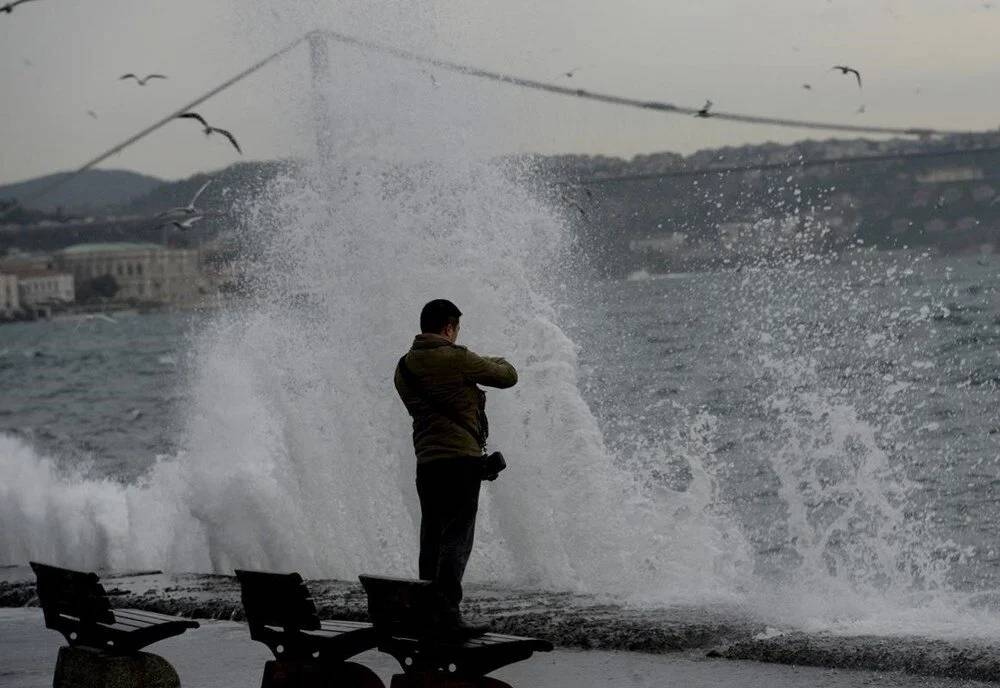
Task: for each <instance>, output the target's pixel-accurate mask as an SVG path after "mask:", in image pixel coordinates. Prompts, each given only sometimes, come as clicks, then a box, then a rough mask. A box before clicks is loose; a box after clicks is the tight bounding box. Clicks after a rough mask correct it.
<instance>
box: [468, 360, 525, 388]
mask: <svg viewBox="0 0 1000 688" xmlns="http://www.w3.org/2000/svg"><path fill="white" fill-rule="evenodd" d="M465 354H466V356H465V366H464V367H465V369H464V370H463V371H462V372H463V373H464V374H465V377H466V378H468V379H469V380H471V381H472V382H475V383H476V384H480V385H486V386H487V387H499V388H500V389H506V388H507V387H513V386H514V385H516V384H517V371H516V370H515V369H514V366H512V365H511V364H510V363H508V362H507V361H506V360H504V359H502V358H499V357H494V356H479V355H478V354H474V353H472V352H471V351H468V350H466V352H465Z"/></svg>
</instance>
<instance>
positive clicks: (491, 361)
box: [394, 299, 517, 636]
mask: <svg viewBox="0 0 1000 688" xmlns="http://www.w3.org/2000/svg"><path fill="white" fill-rule="evenodd" d="M461 316H462V312H461V311H459V310H458V308H457V307H456V306H455V304H453V303H452V302H451V301H447V300H445V299H435V300H434V301H431V302H430V303H428V304H427V305H426V306H424V308H423V310H422V311H421V312H420V334H418V335H417V336H416V338H415V339H414V340H413V346H412V348H411V349H410V351H409V352H408V353H407V354H406V355H405V356H403V357H402V358H401V359H400V360H399V365H398V366H397V367H396V374H395V380H394V382H395V385H396V391H397V392H398V393H399V396H400V398H401V399H402V400H403V404H405V405H406V410H407V411H408V412H409V413H410V415H411V416H413V448H414V450H415V451H416V454H417V496H418V497H419V499H420V515H421V516H420V578H422V579H424V580H433V581H435V582H436V583H437V584H438V590H439V592H440V594H441V596H442V598H443V599H442V602H443V605H444V609H443V610H442V612H441V614H442V618H441V620H440V621H439V624H440V628H439V629H437V630H438V631H440V632H442V633H445V634H451V635H464V636H470V635H478V634H481V633H484V632H485V631H486V628H485V627H481V626H477V625H474V624H469V623H467V622H465V621H464V620H463V619H462V615H461V612H460V611H459V602H461V600H462V575H463V574H464V573H465V565H466V564H467V563H468V561H469V555H470V554H471V553H472V540H473V535H474V533H475V529H476V511H477V510H478V508H479V486H480V482H481V480H482V478H483V455H484V452H485V447H486V437H487V435H488V433H489V428H488V425H487V421H486V412H485V409H486V395H485V394H484V393H483V391H482V390H481V389H479V387H478V385H486V386H488V387H498V388H501V389H504V388H507V387H513V386H514V385H515V384H516V383H517V371H516V370H514V366H512V365H511V364H510V363H508V362H507V361H505V360H504V359H502V358H492V357H486V356H478V355H476V354H474V353H472V352H471V351H469V350H468V349H466V348H465V347H464V346H459V345H457V344H456V343H455V340H456V339H457V338H458V330H459V318H460V317H461Z"/></svg>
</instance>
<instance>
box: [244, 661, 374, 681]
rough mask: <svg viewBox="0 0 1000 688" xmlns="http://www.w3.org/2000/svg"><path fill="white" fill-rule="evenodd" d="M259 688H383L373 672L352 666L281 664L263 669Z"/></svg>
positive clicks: (360, 666)
mask: <svg viewBox="0 0 1000 688" xmlns="http://www.w3.org/2000/svg"><path fill="white" fill-rule="evenodd" d="M260 686H261V688H385V685H384V684H383V683H382V679H380V678H379V677H378V674H376V673H375V672H374V671H372V670H371V669H369V668H368V667H366V666H363V665H361V664H357V663H355V662H337V663H332V664H323V663H321V662H282V661H279V660H274V659H272V660H270V661H269V662H267V663H266V664H265V665H264V678H263V679H262V680H261V683H260Z"/></svg>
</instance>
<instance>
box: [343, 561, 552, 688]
mask: <svg viewBox="0 0 1000 688" xmlns="http://www.w3.org/2000/svg"><path fill="white" fill-rule="evenodd" d="M360 579H361V585H362V586H363V587H364V589H365V592H366V593H367V594H368V614H369V616H370V617H371V619H372V622H373V624H374V626H375V632H376V634H377V638H378V649H379V650H381V651H382V652H385V653H387V654H390V655H392V656H393V657H395V658H396V661H398V662H399V664H400V666H401V667H402V668H403V672H404V675H403V676H396V677H393V681H392V685H393V688H402V687H404V686H405V687H411V688H414V687H418V686H419V687H420V688H424V687H427V688H432V687H434V686H487V685H489V686H505V685H507V684H505V683H503V682H501V681H498V680H496V679H490V678H488V677H486V674H488V673H490V672H491V671H494V670H496V669H499V668H500V667H504V666H507V665H508V664H513V663H514V662H520V661H521V660H524V659H528V658H529V657H531V655H533V654H534V653H535V652H550V651H551V650H552V643H549V642H547V641H545V640H539V639H537V638H523V637H519V636H513V635H501V634H499V633H487V634H485V635H482V636H479V637H476V638H471V639H467V640H447V639H442V638H440V637H437V636H435V634H434V628H433V625H432V624H433V622H434V620H436V619H438V618H439V609H440V602H439V600H440V596H439V594H438V591H437V588H436V586H435V585H434V583H433V582H431V581H425V580H409V579H403V578H386V577H382V576H367V575H364V576H360Z"/></svg>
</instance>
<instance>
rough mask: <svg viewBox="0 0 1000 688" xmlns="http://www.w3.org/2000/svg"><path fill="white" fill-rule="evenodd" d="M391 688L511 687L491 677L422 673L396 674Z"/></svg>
mask: <svg viewBox="0 0 1000 688" xmlns="http://www.w3.org/2000/svg"><path fill="white" fill-rule="evenodd" d="M389 688H511V685H510V684H509V683H504V682H503V681H501V680H499V679H495V678H490V677H489V676H480V677H478V678H459V677H457V676H449V675H448V674H445V673H443V672H434V673H430V672H427V673H423V672H421V673H413V674H396V675H394V676H393V677H392V682H391V683H390V684H389Z"/></svg>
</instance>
